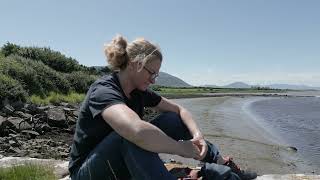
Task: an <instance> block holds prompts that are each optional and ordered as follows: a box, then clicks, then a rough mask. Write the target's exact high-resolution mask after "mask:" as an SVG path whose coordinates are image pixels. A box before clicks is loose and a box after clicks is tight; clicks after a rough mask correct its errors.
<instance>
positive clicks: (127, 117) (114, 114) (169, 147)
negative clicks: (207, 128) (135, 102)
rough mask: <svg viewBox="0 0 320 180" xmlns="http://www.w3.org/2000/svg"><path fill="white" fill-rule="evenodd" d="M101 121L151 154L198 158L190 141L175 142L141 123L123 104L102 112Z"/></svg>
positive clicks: (149, 125)
mask: <svg viewBox="0 0 320 180" xmlns="http://www.w3.org/2000/svg"><path fill="white" fill-rule="evenodd" d="M102 117H103V119H104V120H105V121H106V122H107V123H108V124H109V125H110V126H111V127H112V128H113V129H114V130H115V131H116V132H117V133H118V134H119V135H120V136H122V137H123V138H125V139H127V140H128V141H130V142H132V143H134V144H136V145H137V146H139V147H141V148H143V149H145V150H148V151H152V152H157V153H169V154H176V155H180V156H184V157H189V158H197V157H199V153H200V152H199V149H198V148H197V146H196V145H194V144H193V143H192V142H191V141H175V140H174V139H172V138H170V137H169V136H167V135H166V134H165V133H164V132H162V131H161V130H160V129H159V128H157V127H156V126H154V125H152V124H150V123H148V122H145V121H142V120H141V119H140V118H139V116H138V115H137V114H136V113H135V112H134V111H132V110H131V109H130V108H129V107H128V106H126V105H125V104H115V105H112V106H110V107H108V108H106V109H105V110H104V111H103V112H102Z"/></svg>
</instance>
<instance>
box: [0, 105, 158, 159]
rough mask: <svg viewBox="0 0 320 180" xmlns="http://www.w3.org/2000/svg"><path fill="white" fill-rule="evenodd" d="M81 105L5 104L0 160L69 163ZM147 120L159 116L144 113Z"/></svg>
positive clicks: (0, 114)
mask: <svg viewBox="0 0 320 180" xmlns="http://www.w3.org/2000/svg"><path fill="white" fill-rule="evenodd" d="M78 113H79V104H76V105H71V104H68V103H60V104H58V105H49V106H36V105H34V104H22V103H20V104H19V105H18V106H17V105H14V106H13V105H10V104H6V105H5V106H4V107H3V108H2V109H1V110H0V157H1V156H4V157H9V156H15V157H31V158H41V159H59V160H68V159H69V152H70V146H71V143H72V139H73V134H74V130H75V125H76V119H77V116H78ZM145 114H146V116H145V118H144V119H146V120H147V121H148V120H149V119H153V118H154V116H156V115H157V114H156V113H155V112H153V111H152V110H150V109H147V110H146V111H145Z"/></svg>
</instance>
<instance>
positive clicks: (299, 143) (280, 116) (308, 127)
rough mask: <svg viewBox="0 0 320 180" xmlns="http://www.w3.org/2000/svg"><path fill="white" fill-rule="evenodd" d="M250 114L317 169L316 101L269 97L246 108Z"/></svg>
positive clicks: (319, 121) (319, 112)
mask: <svg viewBox="0 0 320 180" xmlns="http://www.w3.org/2000/svg"><path fill="white" fill-rule="evenodd" d="M249 109H250V110H251V112H252V113H253V114H254V115H256V116H257V117H258V118H259V119H260V120H262V121H263V123H264V124H265V126H266V128H268V129H272V131H273V133H275V135H276V136H277V137H280V138H281V140H282V141H283V143H285V144H288V145H289V146H294V147H296V148H297V149H298V152H297V155H298V156H300V158H301V159H303V160H304V161H306V162H307V164H308V165H310V166H312V167H315V168H317V169H319V168H320V98H319V97H290V98H269V99H263V100H259V101H256V102H253V103H251V104H250V105H249Z"/></svg>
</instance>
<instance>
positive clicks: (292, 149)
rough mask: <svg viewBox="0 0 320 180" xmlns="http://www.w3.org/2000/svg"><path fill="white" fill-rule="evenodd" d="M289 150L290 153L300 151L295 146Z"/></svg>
mask: <svg viewBox="0 0 320 180" xmlns="http://www.w3.org/2000/svg"><path fill="white" fill-rule="evenodd" d="M287 150H288V151H293V152H297V151H298V149H297V148H296V147H293V146H289V147H288V148H287Z"/></svg>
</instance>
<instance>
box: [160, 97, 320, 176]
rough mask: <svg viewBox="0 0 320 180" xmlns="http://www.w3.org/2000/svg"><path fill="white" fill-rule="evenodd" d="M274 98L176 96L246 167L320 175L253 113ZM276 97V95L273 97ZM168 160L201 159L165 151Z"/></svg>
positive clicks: (208, 134) (213, 139)
mask: <svg viewBox="0 0 320 180" xmlns="http://www.w3.org/2000/svg"><path fill="white" fill-rule="evenodd" d="M261 98H270V97H210V98H193V99H176V100H174V101H175V102H177V103H179V104H181V105H182V106H184V107H185V108H187V109H188V110H189V111H190V112H191V113H192V114H193V117H194V119H195V121H197V123H198V125H199V127H200V129H201V130H202V132H203V134H204V135H205V138H206V139H208V140H209V141H210V142H212V143H214V144H215V145H216V146H217V147H219V149H220V152H221V154H223V155H227V156H232V157H233V158H234V161H235V162H236V163H238V164H239V165H240V167H241V168H242V169H250V170H254V171H256V172H257V173H258V174H260V175H263V174H300V173H302V174H314V173H315V174H319V173H320V172H319V170H317V169H315V168H314V167H308V166H307V165H306V163H304V162H303V160H302V159H299V158H298V157H297V155H296V152H295V151H292V150H290V148H288V147H289V146H290V145H288V144H284V143H283V142H282V140H281V137H276V136H274V135H273V133H272V129H267V128H266V127H265V124H264V123H263V122H262V121H260V120H259V119H257V118H255V116H253V115H252V113H250V111H249V108H248V105H249V104H250V103H251V102H253V101H256V100H259V99H261ZM271 98H272V97H271ZM161 158H162V159H164V160H165V161H168V160H169V159H175V160H176V161H179V162H182V163H184V164H187V165H190V166H197V165H198V164H199V162H198V161H196V160H192V159H186V158H183V157H179V156H172V155H165V154H161Z"/></svg>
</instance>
